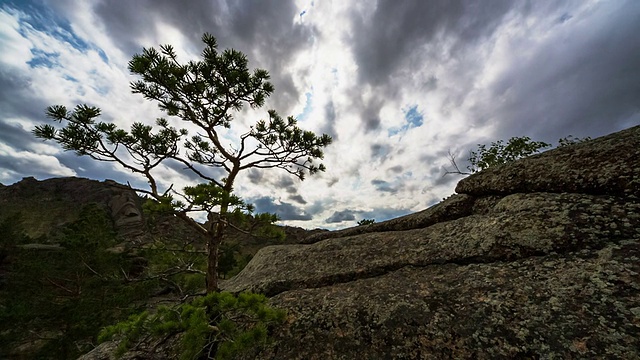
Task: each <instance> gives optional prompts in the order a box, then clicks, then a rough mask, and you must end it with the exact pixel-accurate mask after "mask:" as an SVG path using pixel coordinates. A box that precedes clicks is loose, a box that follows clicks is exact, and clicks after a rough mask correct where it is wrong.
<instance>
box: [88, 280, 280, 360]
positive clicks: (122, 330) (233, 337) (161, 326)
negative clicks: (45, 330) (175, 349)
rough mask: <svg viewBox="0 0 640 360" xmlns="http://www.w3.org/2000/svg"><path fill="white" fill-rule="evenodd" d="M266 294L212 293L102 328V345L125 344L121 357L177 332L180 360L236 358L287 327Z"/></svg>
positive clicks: (120, 347)
mask: <svg viewBox="0 0 640 360" xmlns="http://www.w3.org/2000/svg"><path fill="white" fill-rule="evenodd" d="M265 303H266V297H265V296H264V295H261V294H253V293H241V294H239V295H238V296H234V295H233V294H231V293H226V292H222V293H210V294H208V295H206V296H204V297H200V298H196V299H194V300H193V301H192V302H190V303H184V304H181V305H178V306H176V307H160V308H158V310H157V312H156V313H155V314H153V315H149V314H148V313H146V312H145V313H142V314H139V315H135V316H132V317H130V318H129V319H128V320H126V321H123V322H120V323H118V324H116V325H112V326H109V327H107V328H105V329H103V330H102V331H101V332H100V335H99V338H98V339H99V341H100V342H104V341H107V340H117V341H120V344H119V346H118V350H117V353H116V355H117V356H121V355H122V354H123V353H124V352H125V351H126V350H128V349H131V348H135V345H133V344H139V343H141V342H144V341H145V340H147V339H148V338H150V337H153V338H156V339H158V340H162V338H166V337H169V336H172V335H176V334H178V333H180V334H181V339H180V349H179V350H180V354H181V355H180V358H181V359H185V360H186V359H196V358H198V357H199V356H201V355H203V354H207V358H211V356H215V359H234V358H235V357H236V356H238V355H240V354H242V353H244V352H246V351H248V350H251V349H255V348H256V347H258V346H261V345H263V344H265V343H266V342H267V335H268V329H269V327H270V326H273V325H276V324H278V323H282V322H283V321H284V319H285V316H286V314H285V312H284V311H282V310H277V309H273V308H271V307H269V306H267V305H266V304H265Z"/></svg>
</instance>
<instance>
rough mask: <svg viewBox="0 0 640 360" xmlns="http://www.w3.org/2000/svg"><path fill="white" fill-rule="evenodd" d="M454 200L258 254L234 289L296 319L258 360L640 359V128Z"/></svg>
mask: <svg viewBox="0 0 640 360" xmlns="http://www.w3.org/2000/svg"><path fill="white" fill-rule="evenodd" d="M456 191H457V192H458V193H459V194H457V195H454V196H452V197H450V198H448V199H446V200H444V201H443V202H441V203H440V204H437V205H435V206H433V207H431V208H429V209H426V210H424V211H421V212H419V213H415V214H411V215H407V216H404V217H401V218H398V219H393V220H390V221H386V222H382V223H377V224H373V225H368V226H361V227H355V228H351V229H345V230H341V231H334V232H323V233H318V234H315V235H312V236H310V237H309V238H307V239H306V240H305V241H304V244H299V245H281V246H270V247H266V248H263V249H261V250H260V251H259V252H258V253H257V254H256V255H255V257H254V258H253V259H252V261H251V262H250V263H249V264H248V265H247V267H246V268H245V269H244V270H243V271H242V272H241V273H240V274H238V275H237V276H236V277H234V278H232V279H230V280H228V281H226V282H223V284H222V287H223V290H226V291H232V292H241V291H256V292H263V293H266V294H267V295H268V296H269V297H270V300H269V301H270V304H271V305H273V306H275V307H278V308H282V309H285V310H287V312H288V318H287V322H286V323H285V324H284V325H283V326H280V327H278V328H276V329H274V330H273V333H272V339H273V341H272V342H271V343H270V344H269V345H268V346H266V347H264V348H262V349H259V350H256V351H255V352H253V353H250V354H247V355H246V357H245V358H246V359H345V360H346V359H592V358H593V359H605V358H607V359H609V358H611V359H637V358H640V341H639V340H638V339H640V126H637V127H634V128H631V129H627V130H625V131H621V132H618V133H615V134H611V135H608V136H605V137H602V138H598V139H595V140H593V141H589V142H585V143H581V144H576V145H572V146H568V147H564V148H559V149H555V150H551V151H548V152H546V153H543V154H540V155H537V156H533V157H530V158H526V159H522V160H519V161H516V162H514V163H511V164H507V165H504V166H500V167H496V168H493V169H491V168H490V169H488V170H485V171H483V172H481V173H478V174H475V175H472V176H469V177H468V178H466V179H463V180H462V181H460V182H459V184H458V187H457V188H456ZM101 347H103V348H104V347H108V345H104V344H103V345H101ZM99 349H100V347H98V348H97V349H96V351H99ZM96 354H97V353H96ZM108 356H109V355H108V353H107V355H104V356H102V357H100V356H97V357H90V358H91V359H103V358H104V359H106V358H108ZM162 356H163V354H158V353H156V354H151V355H139V354H136V357H135V358H138V359H147V358H148V359H154V358H163V357H162Z"/></svg>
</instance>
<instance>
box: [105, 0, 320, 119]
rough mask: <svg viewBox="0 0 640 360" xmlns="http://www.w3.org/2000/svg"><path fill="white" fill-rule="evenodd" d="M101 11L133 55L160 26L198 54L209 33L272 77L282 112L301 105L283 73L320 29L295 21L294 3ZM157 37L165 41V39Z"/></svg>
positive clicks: (149, 5)
mask: <svg viewBox="0 0 640 360" xmlns="http://www.w3.org/2000/svg"><path fill="white" fill-rule="evenodd" d="M95 11H96V14H97V15H98V16H99V17H100V18H101V19H102V21H103V22H104V24H105V28H106V29H107V31H108V33H109V35H110V37H112V39H113V40H114V43H116V44H122V45H121V47H122V48H123V50H124V51H125V53H129V54H134V53H138V52H140V51H141V45H142V44H140V39H142V38H143V37H144V36H145V35H148V34H149V32H150V31H154V30H152V29H155V28H156V24H157V23H158V22H163V23H167V24H170V25H172V26H174V27H175V28H177V29H178V30H180V31H181V33H183V34H184V35H185V37H186V38H187V39H190V40H191V44H192V46H193V48H194V49H198V52H199V49H201V48H202V45H201V43H200V37H201V36H202V34H203V33H204V32H209V33H211V34H212V35H214V36H215V37H216V38H217V40H218V43H219V49H220V50H222V49H225V48H230V47H232V48H234V49H237V50H240V51H242V52H244V53H245V54H247V56H248V58H249V66H250V67H256V66H259V67H263V68H265V69H266V70H267V71H269V72H270V74H271V81H272V82H273V84H274V85H275V88H276V91H275V93H274V94H275V95H274V97H273V99H272V101H274V102H275V104H276V106H277V107H278V108H279V107H288V106H292V104H295V103H296V102H297V100H298V95H299V93H298V90H297V89H296V87H295V85H294V83H293V79H292V75H291V74H287V73H285V72H283V71H285V70H286V68H287V64H288V61H289V60H290V59H291V58H294V57H295V54H296V53H297V52H298V51H300V50H302V49H304V48H306V47H307V46H308V42H309V41H310V39H311V35H312V34H313V33H314V32H315V30H314V29H313V28H311V27H309V26H303V25H301V24H294V23H293V22H292V18H293V17H294V16H295V15H296V14H297V9H296V6H295V4H294V3H293V1H288V0H286V1H285V0H271V1H262V0H250V1H240V2H238V1H224V0H218V1H215V0H211V1H208V0H196V1H189V2H186V3H185V2H179V1H173V0H140V1H124V2H123V1H115V0H107V1H102V2H100V3H99V4H98V5H96V7H95ZM157 37H158V38H159V39H162V34H158V35H157ZM163 43H164V42H163ZM145 45H146V46H149V45H150V44H145ZM151 45H153V46H156V45H157V44H151Z"/></svg>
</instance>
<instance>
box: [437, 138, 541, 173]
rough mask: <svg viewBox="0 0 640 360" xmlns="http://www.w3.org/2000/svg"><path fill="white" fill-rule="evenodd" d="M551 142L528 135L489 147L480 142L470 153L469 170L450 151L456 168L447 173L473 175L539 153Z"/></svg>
mask: <svg viewBox="0 0 640 360" xmlns="http://www.w3.org/2000/svg"><path fill="white" fill-rule="evenodd" d="M550 146H551V144H548V143H545V142H543V141H532V140H531V138H530V137H528V136H522V137H512V138H511V139H509V141H508V142H507V143H506V144H505V143H504V141H503V140H498V141H495V142H492V143H491V146H489V147H487V145H484V144H478V149H477V150H475V151H471V152H470V155H469V159H468V161H469V164H470V165H469V166H467V170H469V171H468V172H463V171H461V170H460V168H459V167H458V164H457V163H456V159H455V156H454V155H453V154H451V152H449V161H450V162H451V165H452V166H453V168H454V170H452V171H446V172H445V175H447V174H460V175H471V174H473V173H477V172H479V171H482V170H485V169H487V168H489V167H492V166H496V165H502V164H507V163H510V162H513V161H516V160H518V159H521V158H524V157H527V156H530V155H533V154H536V153H538V152H539V151H540V150H541V149H544V148H547V147H550Z"/></svg>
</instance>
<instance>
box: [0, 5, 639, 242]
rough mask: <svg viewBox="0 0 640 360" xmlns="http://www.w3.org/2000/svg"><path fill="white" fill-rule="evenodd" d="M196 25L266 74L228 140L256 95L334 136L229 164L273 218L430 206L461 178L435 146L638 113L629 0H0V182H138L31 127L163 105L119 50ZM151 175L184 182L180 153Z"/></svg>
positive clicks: (179, 44) (620, 123) (170, 38)
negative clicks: (306, 163) (319, 168)
mask: <svg viewBox="0 0 640 360" xmlns="http://www.w3.org/2000/svg"><path fill="white" fill-rule="evenodd" d="M204 32H209V33H211V34H212V35H214V36H215V37H216V39H217V40H218V44H219V49H221V50H222V49H226V48H234V49H236V50H240V51H242V52H243V53H245V54H246V55H247V57H248V59H249V67H250V68H252V69H253V68H262V69H266V70H267V71H269V73H270V75H271V82H272V83H273V85H274V86H275V92H274V93H273V94H272V96H271V97H270V98H269V99H268V100H267V102H266V104H265V106H264V107H263V108H260V109H244V110H243V111H241V112H240V113H239V114H237V116H236V120H235V123H234V124H233V126H232V128H231V130H230V131H229V132H227V133H226V134H225V136H226V139H227V141H228V142H229V144H233V141H234V138H235V137H234V135H236V137H237V135H238V134H241V133H242V130H243V129H246V128H247V127H248V126H250V125H251V124H252V123H255V122H256V121H258V120H260V119H266V118H267V116H266V114H267V110H268V109H275V110H276V111H278V113H279V114H280V115H282V116H289V115H291V116H294V117H295V118H296V119H297V120H298V125H299V126H300V127H302V128H304V129H306V130H312V131H314V132H316V133H317V134H322V133H326V134H329V135H331V136H332V137H333V139H334V142H333V144H331V145H330V146H329V147H328V148H326V149H325V158H324V160H323V163H324V164H325V165H326V167H327V171H326V172H324V173H320V174H317V175H314V176H312V177H309V178H307V179H305V181H303V182H301V181H299V180H298V179H297V178H295V177H293V176H291V175H289V174H288V173H286V172H284V171H280V170H277V169H270V170H264V171H257V170H255V171H254V170H251V171H245V172H244V173H241V174H240V176H239V178H238V179H237V181H236V187H235V191H236V194H237V195H239V196H241V197H242V198H243V199H245V200H246V201H247V202H250V203H253V204H254V205H255V206H256V209H257V211H259V212H275V213H276V214H278V215H279V216H280V218H281V219H282V221H281V223H282V224H286V225H291V226H299V227H303V228H307V229H312V228H325V229H340V228H345V227H350V226H355V225H356V222H357V221H359V220H362V219H375V220H376V221H383V220H387V219H391V218H395V217H398V216H402V215H405V214H409V213H413V212H416V211H420V210H423V209H426V208H427V207H429V206H431V205H434V204H435V203H437V202H439V201H441V200H442V198H444V197H447V196H449V195H451V194H452V193H453V192H454V188H455V185H456V183H457V182H458V181H459V180H460V179H461V176H459V175H447V176H444V173H445V171H446V170H447V168H449V167H450V164H449V159H448V153H449V152H451V153H452V154H454V155H455V156H456V157H457V159H458V162H459V164H460V165H461V167H462V168H464V167H465V166H466V165H468V164H467V162H466V160H465V159H466V158H467V157H468V155H469V151H470V150H474V149H475V148H477V145H478V144H489V143H490V142H492V141H496V140H499V139H505V140H507V139H509V138H511V137H514V136H529V137H530V138H532V139H533V140H537V141H546V142H548V143H552V144H557V142H558V139H560V138H563V137H565V136H568V135H572V136H575V137H580V138H582V137H587V136H590V137H598V136H602V135H606V134H609V133H612V132H616V131H619V130H622V129H626V128H629V127H631V126H635V125H638V124H640V35H639V34H640V1H637V0H629V1H624V0H615V1H614V0H611V1H591V0H578V1H559V0H536V1H521V0H504V1H503V0H490V1H485V0H482V1H481V0H478V1H470V0H403V1H397V0H378V1H375V0H360V1H356V0H353V1H344V0H335V1H329V0H304V1H297V0H296V1H294V0H273V1H268V0H246V1H245V0H243V1H231V0H228V1H224V0H192V1H173V0H136V1H125V0H119V1H116V0H101V1H90V0H55V1H54V0H50V1H49V0H0V182H1V183H2V184H5V185H8V184H12V183H15V182H17V181H20V180H21V179H22V178H23V177H28V176H33V177H35V178H37V179H40V180H42V179H47V178H51V177H62V176H77V177H86V178H91V179H97V180H104V179H113V180H116V181H119V182H123V183H126V182H127V181H129V182H130V183H131V184H133V185H134V186H144V185H145V183H144V180H143V179H141V178H139V177H135V176H134V174H132V173H130V172H128V171H126V170H123V169H121V168H118V167H117V166H112V164H109V163H104V162H95V161H93V160H91V159H89V158H86V157H78V156H76V155H75V154H74V153H70V152H64V151H62V150H61V149H60V147H58V146H57V145H56V144H55V143H52V142H43V141H42V140H40V139H37V138H35V137H34V136H33V135H32V134H31V130H32V129H33V128H34V127H35V126H36V125H40V124H43V123H46V122H47V121H48V120H47V119H46V117H45V116H44V113H45V109H46V107H47V106H50V105H57V104H60V105H65V106H67V107H70V108H72V107H74V106H75V105H77V104H83V103H86V104H89V105H92V106H97V107H99V108H101V109H102V113H103V117H102V119H101V120H103V121H107V122H115V123H116V124H117V125H118V126H121V127H125V128H128V126H129V125H131V123H133V122H145V123H150V124H151V123H153V122H154V120H155V119H156V118H157V117H160V116H163V114H162V113H161V112H160V110H159V109H158V107H157V104H154V103H152V102H149V101H146V100H144V99H143V98H142V96H141V95H139V94H135V95H134V94H132V93H131V91H130V89H129V82H131V81H134V80H136V77H135V76H133V75H131V74H129V72H128V70H127V62H128V61H129V60H130V59H131V57H132V56H133V55H134V54H137V53H140V52H142V49H143V48H145V47H147V48H148V47H156V48H157V47H158V46H159V45H161V44H171V45H173V46H174V48H175V49H176V51H177V53H178V57H179V59H180V60H183V61H185V62H186V61H189V60H196V59H197V58H198V56H199V54H200V52H201V51H202V48H203V43H202V42H201V40H200V39H201V36H202V34H203V33H204ZM165 117H166V116H165ZM172 121H174V120H172ZM176 121H177V120H176ZM173 123H174V124H178V125H180V123H179V122H175V121H174V122H173ZM157 175H158V177H159V178H161V182H162V184H161V185H163V186H165V187H166V186H169V185H170V184H174V187H175V188H181V187H183V186H185V185H193V184H194V178H193V177H190V176H188V175H186V174H184V172H182V171H181V170H180V168H179V167H176V166H170V165H169V166H166V167H162V168H161V169H160V171H159V172H158V174H157Z"/></svg>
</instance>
